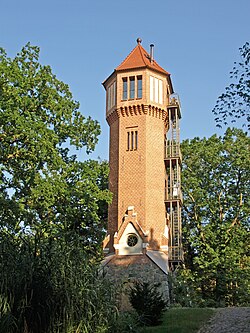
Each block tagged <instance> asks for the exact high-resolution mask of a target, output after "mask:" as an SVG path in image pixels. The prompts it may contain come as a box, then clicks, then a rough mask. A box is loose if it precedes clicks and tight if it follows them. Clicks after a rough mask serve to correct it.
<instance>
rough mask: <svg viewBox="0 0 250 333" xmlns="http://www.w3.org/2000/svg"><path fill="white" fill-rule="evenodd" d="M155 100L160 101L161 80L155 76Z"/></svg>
mask: <svg viewBox="0 0 250 333" xmlns="http://www.w3.org/2000/svg"><path fill="white" fill-rule="evenodd" d="M154 97H155V98H154V101H155V102H156V103H159V80H158V79H157V78H156V77H155V96H154Z"/></svg>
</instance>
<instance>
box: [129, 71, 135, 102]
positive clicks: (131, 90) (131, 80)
mask: <svg viewBox="0 0 250 333" xmlns="http://www.w3.org/2000/svg"><path fill="white" fill-rule="evenodd" d="M129 98H135V77H134V76H131V77H130V78H129Z"/></svg>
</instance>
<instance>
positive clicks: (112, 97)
mask: <svg viewBox="0 0 250 333" xmlns="http://www.w3.org/2000/svg"><path fill="white" fill-rule="evenodd" d="M115 104H116V81H114V82H113V83H112V84H111V85H110V86H109V87H108V89H107V108H108V110H110V109H111V108H112V107H113V106H115Z"/></svg>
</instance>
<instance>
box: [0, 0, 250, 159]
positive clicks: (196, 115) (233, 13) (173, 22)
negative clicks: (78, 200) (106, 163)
mask: <svg viewBox="0 0 250 333" xmlns="http://www.w3.org/2000/svg"><path fill="white" fill-rule="evenodd" d="M0 8H1V9H0V47H3V48H4V49H5V50H6V51H7V53H8V55H9V56H11V57H13V56H15V54H16V53H17V52H18V51H20V49H21V47H22V46H24V45H25V44H26V43H27V42H31V44H33V45H37V46H39V47H40V48H41V58H40V61H41V62H42V63H43V64H46V65H47V64H48V65H50V66H51V67H52V70H53V72H54V73H55V74H56V75H57V77H58V78H59V79H60V80H62V81H64V82H65V83H68V84H69V86H70V89H71V91H72V93H73V95H74V98H75V99H76V100H78V101H79V102H80V104H81V112H82V113H83V114H84V115H86V116H89V115H90V116H91V117H92V118H94V119H97V120H98V121H99V122H100V124H101V128H102V134H101V136H100V139H99V144H98V146H97V148H96V151H95V153H94V154H92V155H91V158H96V157H98V156H100V157H101V158H102V159H108V141H109V139H108V136H109V129H108V125H107V123H106V121H105V91H104V88H103V87H102V85H101V83H102V82H103V80H104V79H106V78H107V76H109V75H110V74H111V73H112V71H113V70H114V68H115V67H117V66H118V65H119V64H120V63H121V62H122V61H123V60H124V58H125V57H126V56H127V55H128V53H129V52H130V51H131V50H132V49H133V48H134V47H135V46H136V39H137V37H141V38H142V45H143V47H144V48H145V49H146V50H148V51H149V45H150V44H151V43H153V44H154V45H155V49H154V56H155V60H156V61H157V62H158V63H159V64H160V65H161V66H162V67H163V68H164V69H166V70H167V71H168V72H170V73H171V77H172V81H173V85H174V89H175V92H176V93H178V94H179V96H180V99H181V104H182V116H183V117H182V121H181V138H182V139H186V138H193V137H195V136H199V137H204V136H206V137H209V136H211V135H212V134H213V133H218V134H221V133H222V131H221V130H218V129H217V128H216V127H215V123H214V119H213V115H212V113H211V110H212V108H213V106H214V105H215V102H216V99H217V97H218V96H219V95H220V94H221V93H222V92H223V90H224V88H225V86H226V85H227V84H228V83H230V79H229V72H230V70H231V69H232V67H233V63H234V61H239V60H240V58H239V48H240V47H241V46H243V44H244V43H245V42H246V41H249V39H250V38H249V37H250V36H249V35H250V20H249V13H250V1H249V0H237V1H235V0H175V1H173V0H172V1H169V0H154V1H153V0H151V1H150V0H144V1H143V0H126V1H120V0H89V1H86V0H50V1H49V0H39V1H36V0H33V1H31V0H0ZM81 154H82V155H81V157H82V158H85V157H86V156H85V153H84V151H82V152H81Z"/></svg>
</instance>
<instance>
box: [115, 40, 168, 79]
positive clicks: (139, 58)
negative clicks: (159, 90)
mask: <svg viewBox="0 0 250 333" xmlns="http://www.w3.org/2000/svg"><path fill="white" fill-rule="evenodd" d="M145 67H147V68H150V69H152V70H155V71H157V72H160V73H163V74H167V75H169V73H168V72H167V71H165V69H163V68H162V67H161V66H160V65H158V64H157V62H156V61H155V60H150V55H149V54H148V53H147V51H146V50H145V49H144V48H143V47H142V46H141V44H140V43H138V44H137V45H136V47H135V48H134V49H133V50H132V51H131V52H130V54H129V55H128V56H127V57H126V58H125V60H124V61H123V62H122V63H121V64H120V65H119V66H118V67H116V71H123V70H128V69H134V68H145Z"/></svg>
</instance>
